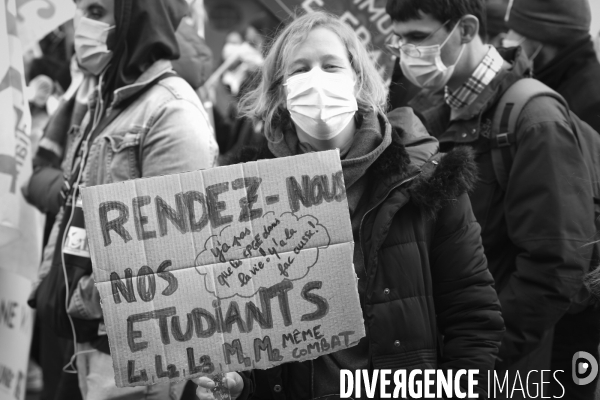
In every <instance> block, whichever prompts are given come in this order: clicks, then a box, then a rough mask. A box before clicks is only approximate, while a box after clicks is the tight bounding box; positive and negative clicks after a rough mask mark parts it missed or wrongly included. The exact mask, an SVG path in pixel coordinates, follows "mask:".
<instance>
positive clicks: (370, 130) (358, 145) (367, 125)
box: [269, 111, 392, 231]
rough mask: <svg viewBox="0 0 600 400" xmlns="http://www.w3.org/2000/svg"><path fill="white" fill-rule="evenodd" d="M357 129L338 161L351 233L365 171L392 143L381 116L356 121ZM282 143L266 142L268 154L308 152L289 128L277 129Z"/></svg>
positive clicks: (370, 116) (289, 155) (292, 129)
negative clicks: (269, 151) (348, 211)
mask: <svg viewBox="0 0 600 400" xmlns="http://www.w3.org/2000/svg"><path fill="white" fill-rule="evenodd" d="M359 123H360V125H359V127H358V128H357V129H356V133H355V134H354V140H353V142H352V145H351V146H350V149H349V150H348V153H347V154H346V155H345V156H344V157H343V159H342V171H343V173H344V182H345V184H346V195H347V197H348V207H349V209H350V218H351V220H352V230H353V231H354V230H356V229H358V226H356V227H355V225H356V224H357V223H358V224H360V219H361V218H362V215H361V216H360V218H357V215H356V212H357V209H358V208H359V207H358V206H359V203H360V200H361V198H362V197H363V194H364V192H365V189H366V188H367V184H368V181H369V180H368V178H367V176H366V175H367V170H368V169H369V167H370V166H371V165H373V163H374V162H375V161H376V160H377V159H378V158H379V156H380V155H381V154H382V153H383V152H384V150H385V149H386V148H387V147H388V146H389V145H390V144H391V143H392V128H391V126H390V124H389V123H388V122H387V120H386V118H385V117H384V116H383V115H378V114H377V113H376V112H375V111H372V112H370V113H368V114H365V115H363V116H362V118H361V117H359ZM281 134H282V136H283V139H282V140H280V141H279V142H269V150H271V152H272V153H273V155H274V156H275V157H277V158H279V157H291V156H295V155H299V154H304V153H307V152H309V151H312V148H311V147H310V145H308V144H306V143H301V142H300V141H299V140H298V136H297V135H296V132H295V131H294V128H293V127H292V126H291V125H288V126H287V127H285V128H283V129H281Z"/></svg>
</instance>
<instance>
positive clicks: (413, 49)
mask: <svg viewBox="0 0 600 400" xmlns="http://www.w3.org/2000/svg"><path fill="white" fill-rule="evenodd" d="M449 22H450V20H448V21H446V22H444V23H443V24H442V25H441V26H440V27H439V28H437V29H436V30H435V31H433V32H432V33H431V34H430V35H429V36H427V37H426V38H425V39H423V40H421V41H420V42H419V43H417V44H413V43H404V42H402V41H401V40H398V42H397V43H394V44H390V43H388V44H386V46H387V48H388V49H389V50H390V51H391V52H392V54H393V55H395V56H396V57H401V56H402V53H404V54H406V55H407V56H409V57H421V51H420V50H419V46H420V45H421V43H423V42H426V41H427V40H429V39H430V38H431V37H432V36H433V35H435V34H436V33H437V32H438V31H439V30H440V29H442V28H443V27H444V26H446V25H448V23H449Z"/></svg>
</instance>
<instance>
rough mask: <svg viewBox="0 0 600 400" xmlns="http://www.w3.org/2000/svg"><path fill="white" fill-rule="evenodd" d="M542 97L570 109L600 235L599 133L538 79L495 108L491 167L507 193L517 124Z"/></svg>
mask: <svg viewBox="0 0 600 400" xmlns="http://www.w3.org/2000/svg"><path fill="white" fill-rule="evenodd" d="M541 96H547V97H552V98H554V99H556V100H557V101H558V102H559V103H561V104H562V105H563V106H564V107H565V108H566V109H567V110H568V113H569V117H570V118H569V119H570V123H571V127H572V129H573V133H574V134H575V137H576V138H577V141H578V144H579V149H580V151H581V154H582V155H583V159H584V160H585V165H586V166H587V169H588V173H589V176H590V179H591V182H590V185H591V186H592V193H593V198H592V199H590V201H592V202H593V203H594V221H595V225H596V232H600V134H598V132H596V131H595V130H594V129H592V127H591V126H589V125H588V124H587V123H585V122H584V121H582V120H581V119H579V117H578V116H577V115H575V114H574V113H573V112H572V111H570V109H569V105H568V104H567V102H566V100H565V99H564V98H563V97H562V96H561V95H560V94H558V93H557V92H556V91H554V90H552V89H551V88H549V87H548V86H546V85H544V84H543V83H542V82H540V81H538V80H535V79H531V78H525V79H521V80H519V81H517V82H516V83H514V84H513V85H512V86H511V87H510V88H509V89H508V90H507V91H506V92H505V93H504V94H503V95H502V98H501V99H500V101H499V103H498V105H497V107H496V111H495V114H494V118H493V121H492V129H491V132H490V137H489V139H490V142H491V148H492V150H491V155H492V164H493V167H494V174H495V175H496V179H497V181H498V184H499V185H500V187H501V188H502V190H504V191H506V187H507V185H508V178H509V175H510V170H511V167H512V163H513V159H514V156H515V153H516V151H517V143H518V140H517V133H516V125H517V121H518V119H519V116H520V115H521V112H522V111H523V109H524V108H525V106H526V105H527V104H528V103H529V102H530V101H531V100H533V99H534V98H536V97H541ZM596 236H598V233H597V235H596ZM597 241H598V237H592V238H590V246H594V250H593V255H592V260H591V262H590V270H592V271H593V270H596V268H597V267H598V265H599V264H600V243H599V242H597ZM594 242H595V243H594ZM597 271H600V269H598V270H597ZM586 297H587V296H586ZM578 300H582V299H581V298H580V299H578Z"/></svg>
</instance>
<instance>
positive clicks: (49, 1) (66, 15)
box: [16, 0, 75, 51]
mask: <svg viewBox="0 0 600 400" xmlns="http://www.w3.org/2000/svg"><path fill="white" fill-rule="evenodd" d="M16 5H17V29H18V32H19V37H20V38H21V44H22V46H23V50H24V51H27V50H29V49H31V48H32V47H33V46H34V45H35V44H36V43H37V42H38V41H40V40H42V39H43V38H44V36H46V35H47V34H49V33H50V32H52V31H53V30H54V29H56V28H58V27H59V26H60V25H62V24H64V23H65V22H67V21H68V20H70V19H72V18H73V15H74V14H75V2H74V1H73V0H16Z"/></svg>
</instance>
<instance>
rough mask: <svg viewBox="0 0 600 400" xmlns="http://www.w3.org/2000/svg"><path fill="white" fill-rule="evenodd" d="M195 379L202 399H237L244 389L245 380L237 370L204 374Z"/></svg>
mask: <svg viewBox="0 0 600 400" xmlns="http://www.w3.org/2000/svg"><path fill="white" fill-rule="evenodd" d="M193 381H194V382H195V383H196V384H198V389H196V396H198V398H199V399H200V400H213V399H214V400H236V399H237V398H238V397H239V396H240V395H241V394H242V390H243V389H244V381H243V380H242V377H241V376H240V375H239V374H238V373H237V372H228V373H226V374H216V375H213V376H211V377H208V376H203V377H200V378H196V379H194V380H193Z"/></svg>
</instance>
